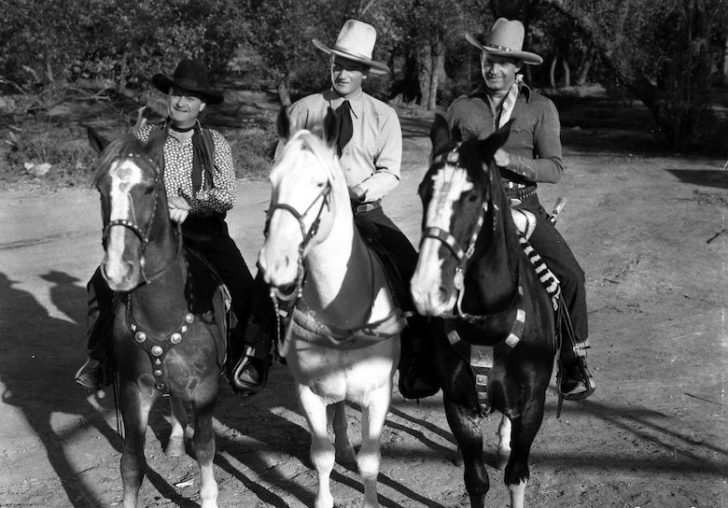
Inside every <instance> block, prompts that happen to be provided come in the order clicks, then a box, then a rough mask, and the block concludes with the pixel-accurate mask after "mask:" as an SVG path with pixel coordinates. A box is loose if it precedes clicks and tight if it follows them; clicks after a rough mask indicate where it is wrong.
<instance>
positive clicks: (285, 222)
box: [258, 131, 327, 287]
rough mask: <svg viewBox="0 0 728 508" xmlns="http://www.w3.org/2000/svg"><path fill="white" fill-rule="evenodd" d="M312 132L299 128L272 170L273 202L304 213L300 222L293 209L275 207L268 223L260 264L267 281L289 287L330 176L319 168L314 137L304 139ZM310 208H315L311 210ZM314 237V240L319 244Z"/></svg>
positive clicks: (260, 254)
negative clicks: (312, 148) (309, 145)
mask: <svg viewBox="0 0 728 508" xmlns="http://www.w3.org/2000/svg"><path fill="white" fill-rule="evenodd" d="M306 134H308V136H307V138H308V137H310V136H311V135H310V133H308V131H299V132H298V133H296V135H294V137H293V138H291V139H290V140H289V142H288V143H287V144H286V147H285V149H284V152H283V156H282V157H281V160H280V161H279V162H278V164H276V165H275V166H274V167H273V169H272V170H271V174H270V182H271V186H272V188H273V193H274V202H273V203H271V205H276V204H277V205H287V206H289V207H291V208H292V209H293V210H295V211H296V212H297V213H298V214H300V215H303V214H305V216H304V217H302V218H301V220H302V223H299V221H298V219H297V218H296V217H295V215H294V214H293V213H291V211H290V210H287V209H283V208H277V209H275V210H273V212H272V215H271V217H270V222H269V224H268V236H267V238H266V240H265V243H264V245H263V248H262V249H261V250H260V253H259V255H258V263H259V265H260V267H261V269H262V270H263V273H264V277H265V280H266V282H268V283H269V284H271V285H273V286H278V287H281V286H286V285H289V284H292V283H294V282H295V280H296V277H297V275H298V262H299V259H298V258H299V252H298V248H299V246H300V245H301V242H303V236H302V235H303V232H302V230H301V228H302V227H303V230H304V231H309V230H310V228H311V224H312V221H313V220H314V219H315V218H316V215H317V212H318V210H319V208H320V206H321V199H322V197H321V196H320V193H321V191H322V189H323V185H325V183H326V181H327V178H326V175H325V174H324V171H322V170H321V169H319V168H320V167H321V165H322V162H321V161H320V160H319V158H318V157H317V156H316V154H315V153H314V152H313V151H312V150H311V149H310V148H309V147H308V145H307V143H310V142H312V141H313V140H311V139H303V138H304V136H305V135H306ZM309 207H311V208H310V209H309ZM315 242H316V239H312V240H311V243H312V244H313V243H315Z"/></svg>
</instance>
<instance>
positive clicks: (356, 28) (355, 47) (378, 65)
mask: <svg viewBox="0 0 728 508" xmlns="http://www.w3.org/2000/svg"><path fill="white" fill-rule="evenodd" d="M376 40H377V31H376V29H375V28H374V27H373V26H372V25H369V24H367V23H363V22H361V21H357V20H355V19H350V20H348V21H347V22H346V23H344V26H343V28H342V29H341V31H340V32H339V37H338V38H337V39H336V42H335V43H334V47H333V48H329V47H328V46H326V45H325V44H324V43H322V42H321V41H319V40H318V39H313V40H312V41H311V42H313V45H314V46H316V47H317V48H318V49H320V50H321V51H323V52H324V53H326V54H328V55H330V54H332V53H333V54H334V55H338V56H340V57H343V58H346V59H347V60H352V61H354V62H360V63H363V64H364V65H367V66H368V67H369V68H370V72H371V73H372V74H386V73H388V72H389V67H387V66H386V65H385V64H383V63H382V62H377V61H375V60H372V51H373V50H374V43H375V42H376Z"/></svg>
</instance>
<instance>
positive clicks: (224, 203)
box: [132, 124, 237, 217]
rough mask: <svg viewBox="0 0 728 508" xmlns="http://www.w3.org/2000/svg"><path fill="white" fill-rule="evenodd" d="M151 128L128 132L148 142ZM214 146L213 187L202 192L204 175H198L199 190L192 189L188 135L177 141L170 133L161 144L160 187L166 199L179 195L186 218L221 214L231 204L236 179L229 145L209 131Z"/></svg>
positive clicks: (215, 133)
mask: <svg viewBox="0 0 728 508" xmlns="http://www.w3.org/2000/svg"><path fill="white" fill-rule="evenodd" d="M153 128H154V126H153V125H149V124H148V125H145V126H144V127H142V128H140V129H132V134H134V135H135V136H136V137H137V138H139V139H140V140H141V141H142V142H145V143H146V142H147V141H148V140H149V134H150V133H151V132H152V129H153ZM209 130H210V132H211V133H212V139H213V142H214V144H215V167H214V169H213V182H214V184H215V185H214V187H212V188H210V189H205V183H206V179H207V175H206V174H205V172H204V171H203V172H202V189H200V190H199V191H198V192H197V195H194V193H193V190H192V136H188V137H187V139H184V141H179V140H178V139H177V138H176V137H174V135H173V133H170V134H169V136H167V141H166V142H165V143H164V186H165V189H166V191H167V196H182V197H184V198H185V199H186V200H187V202H188V203H189V204H190V216H198V217H200V216H209V215H214V214H217V213H225V212H226V211H227V210H230V209H231V208H232V207H233V205H234V204H235V198H236V183H237V180H236V177H235V169H234V167H233V157H232V153H231V151H230V145H229V144H228V142H227V141H226V140H225V138H224V137H223V136H222V134H220V133H219V132H217V131H215V130H212V129H209Z"/></svg>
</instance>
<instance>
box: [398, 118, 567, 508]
mask: <svg viewBox="0 0 728 508" xmlns="http://www.w3.org/2000/svg"><path fill="white" fill-rule="evenodd" d="M430 137H431V140H432V145H433V152H432V154H433V155H432V164H431V166H430V168H429V170H428V172H427V173H426V175H425V177H424V179H423V181H422V183H421V184H420V188H419V194H420V197H421V199H422V203H423V209H424V219H423V233H422V244H421V247H420V255H419V260H418V264H417V269H416V271H415V274H414V277H413V278H412V284H411V291H412V297H413V298H414V301H415V305H416V306H417V309H418V310H419V312H421V313H422V314H425V315H431V316H441V317H445V318H446V321H445V323H446V328H447V329H448V338H449V339H450V340H449V342H448V341H442V342H441V343H437V345H435V346H434V347H436V351H435V353H434V354H435V358H436V360H435V363H436V368H437V371H438V375H439V377H440V379H441V382H442V387H443V393H444V404H445V412H446V414H447V420H448V423H449V425H450V428H451V430H452V432H453V434H454V436H455V439H456V440H457V442H458V445H459V448H460V450H461V452H462V456H463V461H464V466H465V472H464V477H465V488H466V489H467V491H468V495H469V496H470V504H471V506H473V507H479V508H480V507H482V506H483V505H484V502H485V495H486V493H487V492H488V489H489V486H490V485H489V480H488V474H487V473H486V471H485V468H484V467H483V458H482V453H483V438H482V435H481V430H480V420H481V417H482V416H483V415H484V414H487V413H488V412H489V411H490V410H491V409H497V410H498V411H500V412H501V413H502V414H503V419H502V422H501V426H500V429H499V434H500V445H499V455H500V462H501V465H503V464H504V463H506V461H507V464H506V468H505V483H506V485H507V486H508V489H509V490H510V493H511V506H512V507H513V508H522V507H523V505H524V495H525V487H526V482H527V480H528V477H529V470H528V455H529V452H530V448H531V443H532V442H533V440H534V438H535V437H536V433H537V432H538V429H539V427H540V426H541V421H542V419H543V413H544V400H545V397H546V389H547V388H548V384H549V381H550V379H551V373H552V369H553V363H554V355H555V353H556V343H555V338H554V310H553V307H552V302H551V300H550V298H549V296H548V294H547V293H546V291H544V289H543V288H542V286H541V283H540V282H539V278H538V277H537V275H536V272H535V270H534V267H533V266H532V264H531V262H530V261H529V258H528V257H527V256H526V255H525V254H524V250H523V249H522V247H521V246H520V245H519V239H518V236H517V235H518V231H517V229H516V226H515V224H514V222H513V218H512V217H511V211H510V208H511V207H510V203H509V202H508V201H507V199H506V196H505V192H504V189H503V185H502V182H501V179H500V175H499V172H498V169H497V167H496V165H495V163H494V162H493V154H494V153H495V151H496V150H497V149H498V148H499V147H500V146H502V145H503V143H505V141H506V139H507V138H508V127H504V128H503V129H501V130H499V131H496V132H495V133H494V134H493V135H492V136H490V137H489V138H487V139H485V140H475V139H473V140H469V141H465V142H460V141H459V140H457V139H451V135H450V131H449V129H448V126H447V123H446V122H445V120H444V118H442V117H440V116H438V117H437V118H436V120H435V123H434V124H433V126H432V129H431V132H430Z"/></svg>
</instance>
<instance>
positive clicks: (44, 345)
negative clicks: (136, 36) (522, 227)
mask: <svg viewBox="0 0 728 508" xmlns="http://www.w3.org/2000/svg"><path fill="white" fill-rule="evenodd" d="M403 124H404V131H405V134H406V136H407V139H406V141H405V148H406V154H405V155H406V157H405V159H406V164H405V170H404V177H403V180H402V183H401V184H400V186H399V187H398V189H397V190H396V191H395V192H394V193H392V195H390V196H389V197H388V198H387V200H386V201H385V209H386V211H387V212H388V213H389V214H390V215H391V217H392V218H393V219H394V221H395V222H396V223H398V224H400V225H401V227H402V229H403V230H404V231H405V232H406V233H407V234H408V235H409V236H410V238H411V239H412V240H413V241H415V242H416V241H417V240H418V239H419V232H418V227H419V220H420V214H421V210H420V205H419V202H418V200H417V199H416V196H415V191H414V189H415V187H416V185H417V183H418V182H419V180H420V178H421V176H422V173H423V171H424V161H425V154H426V151H427V149H428V146H429V142H428V141H427V140H426V139H425V138H423V137H422V134H423V125H421V123H418V122H415V121H413V120H411V119H407V118H403ZM425 127H426V126H425ZM609 134H610V135H612V136H614V135H615V133H614V132H611V133H609ZM606 135H607V133H606V132H600V131H598V130H589V131H586V130H581V129H578V128H573V127H570V128H569V129H566V130H565V132H564V138H565V140H566V143H565V161H566V165H567V170H566V171H567V172H566V174H565V176H564V178H563V180H562V182H561V183H560V184H558V185H555V186H554V185H551V186H549V185H544V186H542V190H541V192H540V193H541V196H542V200H543V201H544V203H545V204H546V205H547V207H550V206H552V205H553V203H554V201H555V199H556V198H557V197H558V196H566V197H567V199H568V202H567V205H566V209H565V211H564V212H563V214H562V217H561V219H560V223H559V227H560V229H561V231H562V233H563V234H564V236H565V237H566V238H567V239H568V241H569V242H570V244H571V246H572V247H573V249H574V251H575V252H576V254H577V257H578V258H579V259H580V261H581V262H582V265H583V267H584V268H585V271H586V273H587V290H588V297H589V307H590V314H589V319H590V327H591V338H592V341H593V348H592V350H591V354H590V363H591V365H592V366H593V369H594V371H595V373H596V376H597V383H598V388H597V391H596V393H595V394H594V396H593V397H592V398H590V399H589V400H588V401H585V402H582V403H566V404H565V409H564V413H563V414H562V416H561V418H560V419H558V420H557V419H556V414H555V408H556V394H555V392H554V391H553V385H552V389H551V390H550V391H549V393H548V395H547V405H546V415H545V419H544V422H543V426H542V428H541V431H540V433H539V435H538V436H537V438H536V441H535V443H534V446H533V451H532V454H531V482H530V484H529V487H528V489H527V494H526V501H527V504H528V505H529V506H531V507H546V508H551V507H553V508H556V507H559V508H561V507H625V508H627V507H631V508H634V507H655V508H662V507H675V508H690V507H701V508H719V507H725V506H728V439H727V436H728V413H727V412H726V408H725V407H726V406H725V404H726V397H725V393H726V388H727V387H728V385H727V379H726V373H727V372H728V333H727V331H726V304H725V302H726V301H727V297H728V284H727V282H728V280H727V275H728V272H727V270H726V260H727V259H728V229H727V228H728V224H726V215H727V214H728V174H726V173H725V172H724V171H723V170H722V169H723V161H719V160H714V159H698V158H682V157H677V156H664V155H655V154H654V153H646V152H639V151H638V150H636V149H635V148H634V147H635V146H638V145H639V143H633V144H630V143H629V141H630V139H631V138H630V137H629V135H625V136H624V138H623V140H622V141H620V140H619V138H618V137H617V138H614V137H613V138H612V139H613V140H614V139H617V141H618V143H616V146H615V143H612V144H611V146H609V147H606V148H605V146H604V143H601V141H602V140H603V139H604V136H606ZM629 150H631V152H629ZM238 188H239V205H238V206H237V208H236V209H235V211H234V212H233V213H232V214H231V215H230V216H229V223H230V225H231V231H232V234H233V237H234V238H235V239H236V241H237V242H238V244H239V245H240V247H241V250H242V251H243V254H244V256H245V258H246V260H247V262H248V263H249V265H253V263H254V260H255V255H256V252H257V249H258V247H259V246H260V244H261V239H262V234H261V230H262V226H263V211H264V210H265V208H266V205H267V200H268V195H269V189H268V186H267V184H266V183H265V182H250V181H245V180H241V181H240V182H239V185H238ZM99 223H100V218H99V210H98V198H97V196H96V194H95V192H94V191H92V190H90V189H78V188H76V189H73V188H71V189H64V190H59V191H57V192H52V193H48V192H42V193H41V192H37V191H34V190H33V189H25V190H12V191H8V190H4V191H0V231H2V235H1V236H0V324H1V328H0V329H1V330H2V332H1V335H0V336H1V340H0V390H2V402H1V403H0V505H2V506H4V507H71V506H72V507H79V508H80V507H98V506H115V505H118V504H119V502H120V500H121V481H120V476H119V469H118V468H119V458H120V448H121V443H122V439H121V437H120V435H119V434H118V432H117V424H118V422H117V415H116V413H115V410H114V404H113V399H112V398H111V397H107V398H105V399H100V400H99V399H97V398H95V397H94V396H87V394H85V393H84V392H83V391H82V390H81V389H80V388H79V387H77V386H76V385H75V384H74V383H73V382H72V377H73V373H74V372H75V370H76V368H77V367H78V366H79V365H80V364H81V363H82V361H83V358H84V354H85V350H84V341H83V339H82V337H83V336H84V311H85V292H84V284H85V281H86V279H87V278H88V276H89V275H90V274H91V272H92V270H93V268H94V267H95V265H96V264H97V263H98V261H99V260H100V256H101V246H100V225H99ZM271 376H272V378H271V380H270V384H269V386H268V388H267V389H266V390H265V391H264V392H262V393H260V394H258V395H257V396H255V397H252V398H248V399H245V398H241V397H240V396H237V395H235V394H233V393H232V392H231V390H230V389H229V388H228V386H227V384H226V383H225V382H224V381H221V387H222V393H221V397H220V401H219V406H218V408H217V411H216V417H215V420H216V421H215V430H216V433H217V449H218V452H217V455H216V458H215V473H216V477H217V479H218V482H219V488H220V496H219V503H220V506H222V507H228V506H240V507H276V508H284V507H289V506H290V507H300V506H311V505H312V503H313V499H314V491H315V485H316V477H315V473H314V471H312V469H311V468H310V466H309V462H308V458H307V457H308V442H309V438H308V432H307V429H306V425H305V422H304V420H303V418H302V416H301V414H300V411H299V409H298V407H297V403H296V401H295V398H294V391H293V385H292V380H291V376H290V375H289V374H288V372H287V370H286V368H285V367H284V366H280V365H276V366H275V368H274V370H273V371H272V375H271ZM165 406H166V400H165V401H163V402H162V403H161V404H159V405H158V406H157V408H156V409H155V412H154V415H153V418H152V421H151V425H150V429H149V432H148V434H147V443H146V453H147V458H148V460H149V470H148V475H147V479H146V480H145V482H144V485H143V488H142V492H141V499H142V501H141V505H142V506H153V507H169V506H198V501H199V474H198V470H197V465H196V463H195V462H194V460H193V459H191V458H190V457H189V456H187V457H183V458H181V459H168V458H166V457H165V456H164V454H163V453H162V448H163V445H164V444H165V442H166V433H167V431H168V430H169V423H168V420H167V419H166V416H165V414H166V408H165ZM348 411H349V420H350V423H351V426H350V435H351V437H352V439H353V441H354V442H355V443H356V442H358V431H359V429H360V427H359V425H358V411H357V410H356V408H354V407H350V408H348ZM498 420H499V419H498V417H497V415H495V416H491V417H490V418H488V419H486V420H485V421H484V423H483V431H484V435H485V437H486V447H485V455H486V458H487V459H488V461H489V462H491V463H492V460H491V458H492V453H493V450H494V446H495V444H496V436H495V431H496V426H497V423H498ZM454 453H455V445H454V440H453V438H452V436H451V434H450V432H449V430H448V426H447V423H446V421H445V417H444V413H443V410H442V404H441V396H440V395H439V394H438V395H437V396H435V397H431V398H429V399H426V400H422V401H421V402H420V403H419V404H418V403H415V402H411V401H406V400H404V399H403V398H402V397H401V396H400V395H399V393H395V395H394V400H393V404H392V408H391V412H390V415H389V417H388V419H387V423H386V427H385V431H384V435H383V437H382V454H383V463H382V469H381V474H380V483H379V492H380V501H381V504H382V506H383V507H385V508H394V507H400V506H401V507H419V506H426V507H438V508H443V507H458V506H467V498H466V496H465V495H464V487H463V481H462V469H461V468H459V467H458V466H456V465H454V463H453V460H452V459H453V457H454ZM488 472H489V474H490V476H491V491H490V493H489V496H488V499H487V505H488V506H507V505H508V504H509V502H508V494H507V489H506V488H505V486H504V485H503V481H502V471H498V470H496V469H494V468H493V467H492V466H489V467H488ZM332 489H333V493H334V497H335V499H336V506H337V507H353V506H358V505H359V502H360V499H361V497H362V487H361V483H360V481H359V479H358V475H357V473H356V471H355V470H353V469H351V468H349V467H345V466H340V465H337V466H336V467H335V469H334V473H333V475H332Z"/></svg>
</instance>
